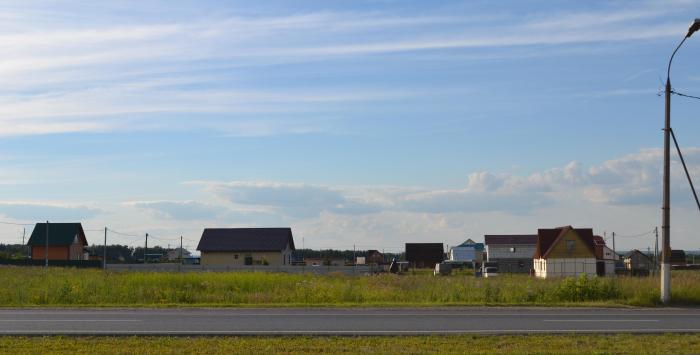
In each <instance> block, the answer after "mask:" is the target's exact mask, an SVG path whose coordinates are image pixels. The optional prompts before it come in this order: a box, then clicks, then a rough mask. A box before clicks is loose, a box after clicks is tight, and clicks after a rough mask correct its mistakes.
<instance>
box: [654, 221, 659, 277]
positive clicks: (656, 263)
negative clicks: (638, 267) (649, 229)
mask: <svg viewBox="0 0 700 355" xmlns="http://www.w3.org/2000/svg"><path fill="white" fill-rule="evenodd" d="M654 235H655V236H656V244H655V246H654V272H655V273H657V274H658V273H659V227H658V226H656V227H654Z"/></svg>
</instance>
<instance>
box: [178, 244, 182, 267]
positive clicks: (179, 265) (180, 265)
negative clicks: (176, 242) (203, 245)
mask: <svg viewBox="0 0 700 355" xmlns="http://www.w3.org/2000/svg"><path fill="white" fill-rule="evenodd" d="M177 271H178V272H180V271H182V236H180V263H179V264H177Z"/></svg>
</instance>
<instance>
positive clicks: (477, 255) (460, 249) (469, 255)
mask: <svg viewBox="0 0 700 355" xmlns="http://www.w3.org/2000/svg"><path fill="white" fill-rule="evenodd" d="M449 254H450V255H449V257H450V261H456V262H464V263H471V262H476V263H479V264H481V262H482V261H483V258H484V257H483V256H484V243H477V242H475V241H473V240H471V239H467V240H466V241H465V242H464V243H462V244H460V245H457V246H454V247H452V248H450V252H449Z"/></svg>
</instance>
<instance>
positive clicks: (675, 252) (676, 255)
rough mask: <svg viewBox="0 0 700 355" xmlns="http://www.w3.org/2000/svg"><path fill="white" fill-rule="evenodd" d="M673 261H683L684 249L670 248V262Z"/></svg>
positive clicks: (684, 258) (684, 259)
mask: <svg viewBox="0 0 700 355" xmlns="http://www.w3.org/2000/svg"><path fill="white" fill-rule="evenodd" d="M674 261H683V262H685V261H686V257H685V250H681V249H672V250H671V262H674Z"/></svg>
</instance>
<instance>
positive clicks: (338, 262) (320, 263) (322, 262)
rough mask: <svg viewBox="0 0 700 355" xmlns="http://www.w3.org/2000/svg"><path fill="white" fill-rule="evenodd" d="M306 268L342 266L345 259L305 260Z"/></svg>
mask: <svg viewBox="0 0 700 355" xmlns="http://www.w3.org/2000/svg"><path fill="white" fill-rule="evenodd" d="M304 264H305V265H306V266H344V265H345V258H341V257H329V258H305V259H304Z"/></svg>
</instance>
